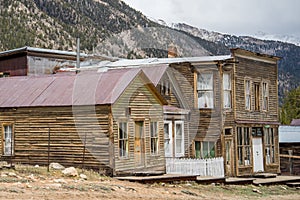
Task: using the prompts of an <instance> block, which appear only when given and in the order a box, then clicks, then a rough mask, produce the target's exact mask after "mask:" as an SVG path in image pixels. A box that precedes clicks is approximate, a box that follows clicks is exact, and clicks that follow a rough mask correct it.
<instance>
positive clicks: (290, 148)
mask: <svg viewBox="0 0 300 200" xmlns="http://www.w3.org/2000/svg"><path fill="white" fill-rule="evenodd" d="M296 121H297V120H295V121H294V122H293V123H291V124H296V123H295V122H296ZM279 149H280V170H281V174H283V175H300V126H296V125H291V126H280V127H279Z"/></svg>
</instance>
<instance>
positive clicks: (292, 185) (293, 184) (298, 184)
mask: <svg viewBox="0 0 300 200" xmlns="http://www.w3.org/2000/svg"><path fill="white" fill-rule="evenodd" d="M286 185H287V186H289V187H300V182H292V183H286Z"/></svg>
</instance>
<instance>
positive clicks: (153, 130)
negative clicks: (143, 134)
mask: <svg viewBox="0 0 300 200" xmlns="http://www.w3.org/2000/svg"><path fill="white" fill-rule="evenodd" d="M157 130H158V129H157V122H151V123H150V136H151V139H150V143H151V153H152V154H157V152H158V131H157Z"/></svg>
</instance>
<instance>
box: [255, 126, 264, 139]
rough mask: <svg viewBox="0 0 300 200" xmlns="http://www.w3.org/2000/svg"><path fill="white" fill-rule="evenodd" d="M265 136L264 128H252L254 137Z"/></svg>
mask: <svg viewBox="0 0 300 200" xmlns="http://www.w3.org/2000/svg"><path fill="white" fill-rule="evenodd" d="M262 135H263V131H262V127H252V136H253V137H261V136H262Z"/></svg>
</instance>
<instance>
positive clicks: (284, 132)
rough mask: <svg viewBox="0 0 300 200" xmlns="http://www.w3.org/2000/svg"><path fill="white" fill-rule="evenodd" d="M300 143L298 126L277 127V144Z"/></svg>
mask: <svg viewBox="0 0 300 200" xmlns="http://www.w3.org/2000/svg"><path fill="white" fill-rule="evenodd" d="M297 142H300V126H279V143H297Z"/></svg>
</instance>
